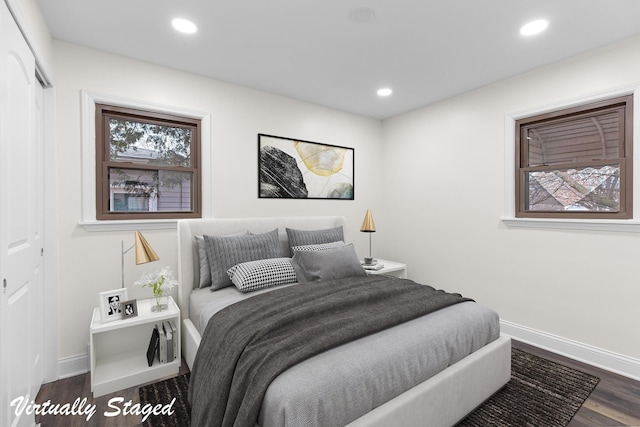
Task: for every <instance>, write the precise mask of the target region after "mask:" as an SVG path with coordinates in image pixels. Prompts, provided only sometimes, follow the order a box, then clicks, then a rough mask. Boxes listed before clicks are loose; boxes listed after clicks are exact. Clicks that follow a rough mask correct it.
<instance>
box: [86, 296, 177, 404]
mask: <svg viewBox="0 0 640 427" xmlns="http://www.w3.org/2000/svg"><path fill="white" fill-rule="evenodd" d="M152 302H153V303H155V300H139V301H137V305H138V316H136V317H132V318H130V319H121V320H114V321H111V322H107V323H101V322H100V309H99V308H96V309H94V311H93V318H92V320H91V327H90V342H89V346H90V348H89V350H90V358H91V391H92V392H93V396H94V397H98V396H102V395H105V394H108V393H112V392H114V391H118V390H122V389H125V388H128V387H133V386H136V385H139V384H142V383H145V382H149V381H154V380H157V379H160V378H163V377H166V376H169V375H173V374H177V373H178V370H179V369H180V363H181V355H180V345H178V354H177V357H176V358H175V359H174V360H173V361H172V362H168V363H160V362H159V361H158V360H157V357H156V360H155V361H154V363H153V365H152V366H149V364H148V363H147V348H148V346H149V341H150V340H151V333H152V331H153V328H154V327H155V325H156V324H158V323H160V322H162V321H163V320H172V321H173V323H174V324H175V325H176V327H177V336H176V337H174V339H177V340H178V341H177V342H178V343H180V309H179V308H178V306H177V305H176V303H175V302H174V301H173V298H171V297H169V303H168V305H169V308H168V309H167V310H164V311H161V312H158V313H156V312H152V311H151V304H152Z"/></svg>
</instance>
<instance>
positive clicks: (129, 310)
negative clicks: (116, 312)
mask: <svg viewBox="0 0 640 427" xmlns="http://www.w3.org/2000/svg"><path fill="white" fill-rule="evenodd" d="M120 306H121V307H122V318H123V319H129V318H131V317H136V316H137V315H138V303H137V302H136V300H134V299H130V300H129V301H124V302H122V303H120Z"/></svg>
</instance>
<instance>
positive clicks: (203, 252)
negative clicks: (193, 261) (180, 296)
mask: <svg viewBox="0 0 640 427" xmlns="http://www.w3.org/2000/svg"><path fill="white" fill-rule="evenodd" d="M247 234H249V232H248V231H247V230H244V231H240V232H238V233H233V234H225V236H226V237H229V236H246V235H247ZM193 237H195V239H196V246H197V247H198V264H199V265H200V277H195V280H196V287H197V288H206V287H207V286H211V267H210V266H209V260H208V259H207V248H206V247H205V245H204V237H203V236H198V235H195V236H193Z"/></svg>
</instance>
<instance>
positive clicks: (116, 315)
mask: <svg viewBox="0 0 640 427" xmlns="http://www.w3.org/2000/svg"><path fill="white" fill-rule="evenodd" d="M98 295H99V298H100V321H101V322H102V323H105V322H111V321H113V320H117V319H122V305H121V304H122V302H123V301H125V300H126V299H127V290H126V289H114V290H113V291H105V292H100V293H99V294H98Z"/></svg>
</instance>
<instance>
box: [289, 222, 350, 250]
mask: <svg viewBox="0 0 640 427" xmlns="http://www.w3.org/2000/svg"><path fill="white" fill-rule="evenodd" d="M286 230H287V237H288V238H289V248H293V247H294V246H305V245H318V244H320V243H332V242H337V241H339V240H342V241H344V233H343V232H342V226H340V227H336V228H327V229H325V230H296V229H293V228H287V229H286Z"/></svg>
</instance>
